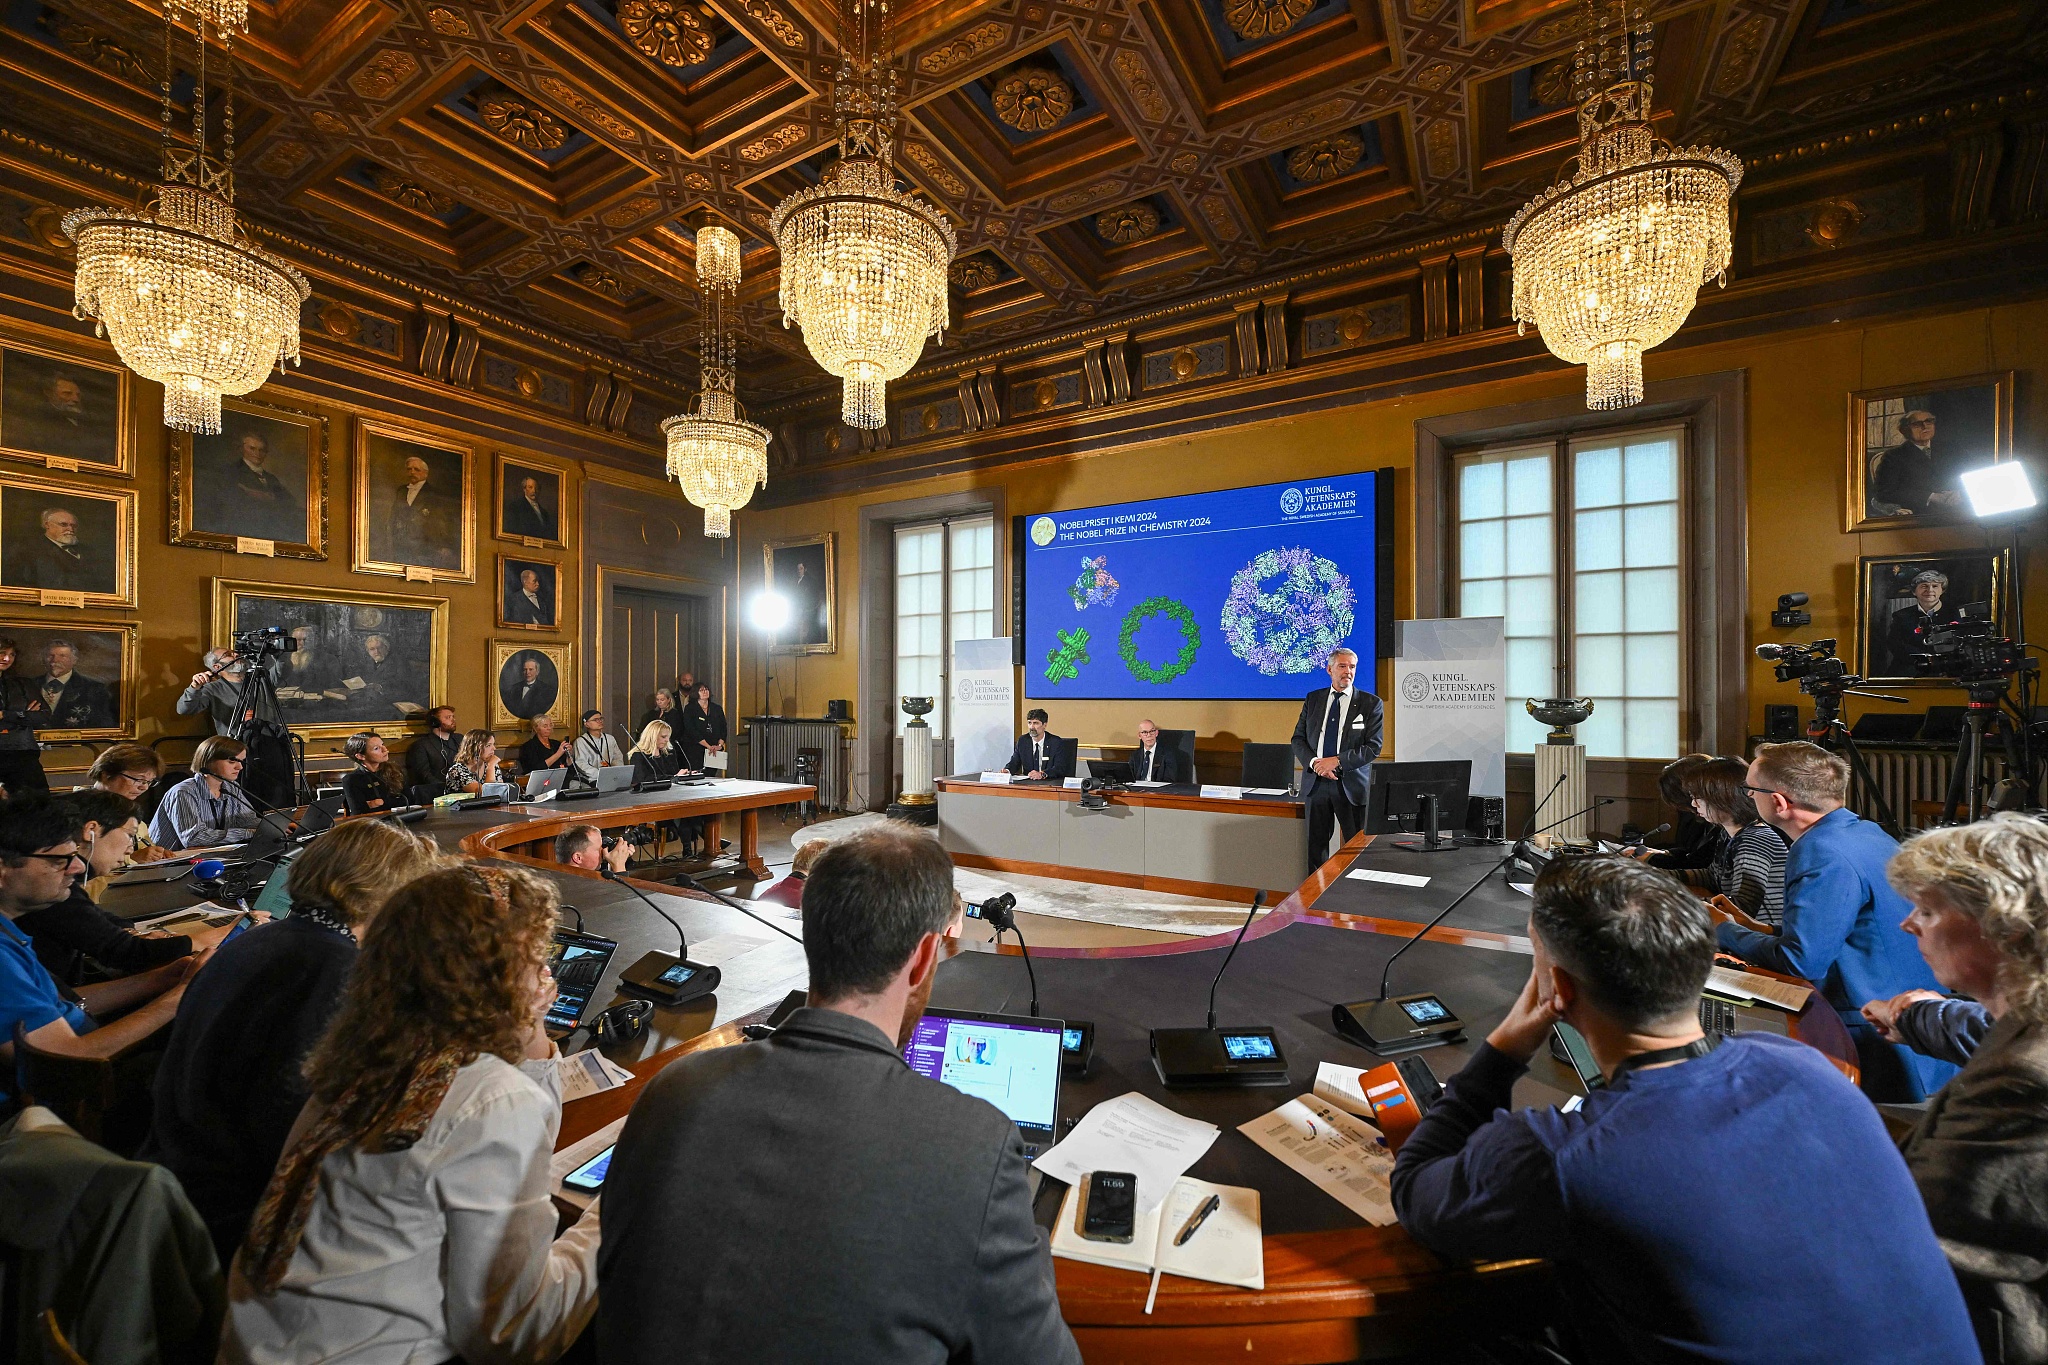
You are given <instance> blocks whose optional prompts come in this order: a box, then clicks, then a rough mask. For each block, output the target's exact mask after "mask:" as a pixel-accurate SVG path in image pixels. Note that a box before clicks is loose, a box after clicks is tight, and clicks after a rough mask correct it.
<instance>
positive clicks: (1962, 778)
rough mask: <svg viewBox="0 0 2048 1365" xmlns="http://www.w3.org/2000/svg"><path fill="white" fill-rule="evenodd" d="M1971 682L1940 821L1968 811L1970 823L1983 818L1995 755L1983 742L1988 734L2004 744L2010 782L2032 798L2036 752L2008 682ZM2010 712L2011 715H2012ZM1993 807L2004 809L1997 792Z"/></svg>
mask: <svg viewBox="0 0 2048 1365" xmlns="http://www.w3.org/2000/svg"><path fill="white" fill-rule="evenodd" d="M1966 686H1968V688H1969V691H1970V704H1969V705H1968V706H1967V707H1966V708H1964V711H1963V733H1962V735H1961V736H1960V737H1959V738H1958V739H1957V740H1956V761H1955V766H1954V768H1953V769H1952V770H1951V771H1950V772H1949V778H1948V799H1947V800H1945V801H1943V802H1942V805H1941V823H1943V824H1944V825H1952V824H1955V823H1956V817H1957V815H1959V814H1963V813H1964V812H1967V814H1966V815H1964V819H1963V823H1965V824H1967V823H1969V822H1971V821H1975V820H1981V819H1983V818H1984V813H1985V809H1986V802H1985V799H1984V789H1985V785H1986V783H1985V778H1986V777H1987V776H1988V773H1987V769H1988V767H1989V765H1990V754H1989V753H1988V752H1987V751H1986V749H1985V744H1984V740H1985V737H1986V735H1987V734H1991V735H1996V736H1997V737H1998V739H1999V740H2000V741H2002V742H2003V744H2004V745H2005V765H2006V767H2005V771H2006V779H2005V780H2006V781H2007V782H2011V781H2014V780H2017V781H2018V782H2019V783H2020V784H2021V785H2022V786H2023V787H2025V789H2026V793H2027V800H2028V801H2031V800H2032V799H2033V797H2032V793H2033V790H2034V765H2033V761H2032V760H2033V755H2032V753H2031V751H2030V750H2029V748H2028V746H2027V742H2026V738H2025V735H2024V734H2023V729H2024V726H2025V719H2024V718H2023V717H2021V716H2020V714H2019V709H2018V708H2017V707H2016V706H2014V704H2013V701H2012V698H2011V697H2010V696H2008V695H2007V680H2006V679H2004V678H1998V679H1995V680H1993V681H1990V682H1973V683H1968V684H1966ZM2008 711H2010V712H2011V713H2012V714H2010V715H2008V714H2007V712H2008ZM2015 722H2018V723H2017V724H2015ZM1999 785H2000V786H2003V785H2004V783H2000V784H1999ZM1990 806H1991V807H1992V808H1993V809H2001V810H2002V809H2005V806H2004V804H2003V802H2002V801H2001V799H2000V798H1999V796H1998V795H1997V793H1996V791H1995V790H1994V793H1993V796H1992V800H1991V802H1990Z"/></svg>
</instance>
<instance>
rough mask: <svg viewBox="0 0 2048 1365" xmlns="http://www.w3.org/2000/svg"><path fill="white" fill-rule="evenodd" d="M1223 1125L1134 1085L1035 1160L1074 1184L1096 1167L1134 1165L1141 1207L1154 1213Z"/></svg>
mask: <svg viewBox="0 0 2048 1365" xmlns="http://www.w3.org/2000/svg"><path fill="white" fill-rule="evenodd" d="M1220 1131H1221V1130H1220V1129H1219V1128H1217V1126H1216V1125H1215V1124H1213V1123H1204V1122H1202V1121H1201V1120H1200V1119H1191V1118H1183V1117H1182V1116H1181V1115H1179V1114H1176V1113H1174V1112H1173V1111H1172V1110H1171V1109H1168V1108H1167V1107H1166V1106H1165V1105H1163V1104H1160V1103H1158V1102H1156V1101H1154V1100H1149V1099H1146V1098H1145V1097H1144V1096H1143V1095H1140V1094H1139V1093H1138V1092H1137V1091H1135V1090H1133V1091H1131V1092H1130V1093H1129V1094H1127V1095H1119V1096H1118V1097H1117V1098H1115V1099H1113V1100H1104V1101H1103V1102H1102V1103H1101V1104H1098V1105H1096V1106H1095V1107H1094V1108H1093V1109H1090V1110H1089V1111H1088V1116H1087V1117H1086V1118H1084V1119H1082V1120H1081V1122H1080V1123H1078V1124H1076V1125H1075V1127H1074V1131H1073V1132H1071V1133H1069V1134H1067V1136H1066V1138H1065V1139H1064V1140H1062V1141H1061V1142H1059V1143H1057V1144H1056V1145H1054V1146H1053V1147H1052V1148H1051V1149H1049V1150H1048V1151H1047V1152H1046V1153H1045V1155H1044V1156H1041V1157H1040V1158H1038V1160H1037V1161H1036V1162H1034V1163H1032V1164H1034V1165H1035V1166H1037V1167H1038V1169H1039V1170H1041V1171H1043V1172H1044V1173H1045V1174H1047V1175H1049V1176H1051V1177H1052V1178H1053V1179H1054V1180H1064V1181H1065V1182H1066V1183H1067V1184H1069V1185H1078V1184H1080V1183H1081V1182H1082V1181H1084V1180H1086V1179H1087V1178H1088V1173H1089V1172H1091V1171H1129V1172H1130V1173H1131V1174H1133V1175H1135V1176H1137V1177H1138V1212H1139V1213H1140V1214H1148V1213H1151V1212H1152V1211H1153V1210H1154V1209H1156V1208H1158V1207H1159V1206H1160V1204H1161V1203H1163V1202H1165V1199H1166V1195H1167V1192H1168V1191H1169V1190H1171V1189H1172V1188H1173V1182H1174V1181H1176V1180H1178V1179H1180V1177H1181V1174H1182V1173H1183V1172H1184V1171H1186V1170H1187V1168H1188V1167H1190V1166H1192V1165H1194V1164H1195V1163H1196V1162H1197V1161H1200V1160H1201V1159H1202V1153H1204V1152H1206V1151H1208V1150H1209V1147H1210V1145H1211V1144H1213V1143H1214V1142H1215V1141H1216V1134H1217V1133H1218V1132H1220Z"/></svg>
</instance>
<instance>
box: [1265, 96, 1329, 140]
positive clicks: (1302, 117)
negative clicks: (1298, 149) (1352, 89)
mask: <svg viewBox="0 0 2048 1365" xmlns="http://www.w3.org/2000/svg"><path fill="white" fill-rule="evenodd" d="M1350 108H1351V101H1349V100H1347V99H1343V98H1341V97H1340V98H1337V99H1328V100H1324V101H1323V102H1322V103H1321V104H1317V105H1311V106H1310V107H1309V108H1307V109H1302V110H1299V111H1297V112H1295V113H1292V114H1276V115H1274V116H1273V117H1272V118H1269V119H1267V120H1266V121H1265V122H1264V123H1261V124H1260V125H1259V126H1258V127H1256V128H1254V129H1252V136H1251V140H1252V141H1253V142H1278V141H1280V139H1282V138H1285V137H1292V136H1294V134H1296V133H1299V132H1302V131H1304V130H1305V129H1309V128H1313V127H1315V126H1316V125H1317V124H1319V123H1327V122H1329V121H1330V120H1331V119H1334V118H1338V117H1341V116H1342V115H1343V114H1344V113H1345V111H1347V110H1348V109H1350Z"/></svg>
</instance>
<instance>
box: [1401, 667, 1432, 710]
mask: <svg viewBox="0 0 2048 1365" xmlns="http://www.w3.org/2000/svg"><path fill="white" fill-rule="evenodd" d="M1401 695H1402V696H1404V697H1406V698H1407V699H1408V701H1409V702H1410V704H1412V705H1415V706H1420V705H1422V703H1424V702H1426V701H1428V700H1429V677H1428V675H1427V674H1423V673H1410V674H1409V675H1408V676H1407V677H1405V678H1403V679H1401Z"/></svg>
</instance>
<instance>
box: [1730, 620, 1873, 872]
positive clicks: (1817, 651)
mask: <svg viewBox="0 0 2048 1365" xmlns="http://www.w3.org/2000/svg"><path fill="white" fill-rule="evenodd" d="M1756 656H1757V658H1759V659H1768V660H1770V662H1771V664H1772V668H1771V672H1772V674H1773V676H1775V677H1776V678H1777V680H1778V681H1779V682H1781V683H1782V682H1797V683H1798V684H1799V690H1800V691H1801V692H1804V693H1805V694H1806V695H1807V696H1809V697H1812V698H1813V719H1812V721H1810V722H1809V723H1808V724H1807V727H1806V733H1807V736H1808V737H1809V738H1811V739H1814V740H1828V739H1832V740H1833V741H1834V742H1836V743H1838V744H1840V745H1841V746H1842V748H1843V749H1844V750H1845V751H1846V752H1847V753H1848V755H1849V771H1850V773H1851V774H1852V775H1853V776H1852V780H1853V781H1854V782H1860V783H1861V784H1862V786H1863V791H1864V793H1865V795H1866V797H1867V799H1868V800H1869V801H1870V803H1871V805H1872V806H1873V807H1874V808H1875V810H1876V811H1877V817H1878V823H1879V824H1880V825H1882V826H1884V828H1885V830H1886V831H1887V832H1889V833H1890V834H1891V835H1892V836H1893V837H1894V838H1896V837H1898V831H1899V825H1898V821H1897V820H1896V818H1895V817H1894V816H1893V815H1892V808H1891V803H1890V802H1888V801H1886V800H1885V797H1884V792H1883V790H1882V789H1881V788H1879V787H1878V785H1877V779H1876V778H1874V777H1873V776H1871V773H1870V767H1869V765H1868V764H1866V763H1865V762H1864V761H1863V751H1862V750H1860V749H1858V748H1857V747H1856V740H1855V738H1854V737H1853V736H1852V735H1850V733H1849V727H1848V726H1847V725H1845V724H1844V723H1843V722H1842V698H1843V697H1870V698H1872V699H1874V700H1877V701H1890V702H1898V703H1901V704H1903V703H1904V702H1905V700H1906V699H1905V698H1904V697H1894V696H1889V695H1887V694H1886V693H1883V692H1866V691H1863V690H1862V689H1861V688H1860V687H1859V684H1860V683H1862V682H1863V676H1862V675H1861V674H1860V673H1851V672H1850V671H1849V665H1848V664H1846V663H1844V662H1843V661H1842V659H1841V657H1840V656H1839V655H1837V654H1836V653H1835V641H1833V640H1809V641H1807V642H1806V643H1805V644H1786V645H1758V646H1757V647H1756ZM1850 794H1851V797H1852V804H1853V797H1854V790H1853V788H1852V790H1851V793H1850Z"/></svg>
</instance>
